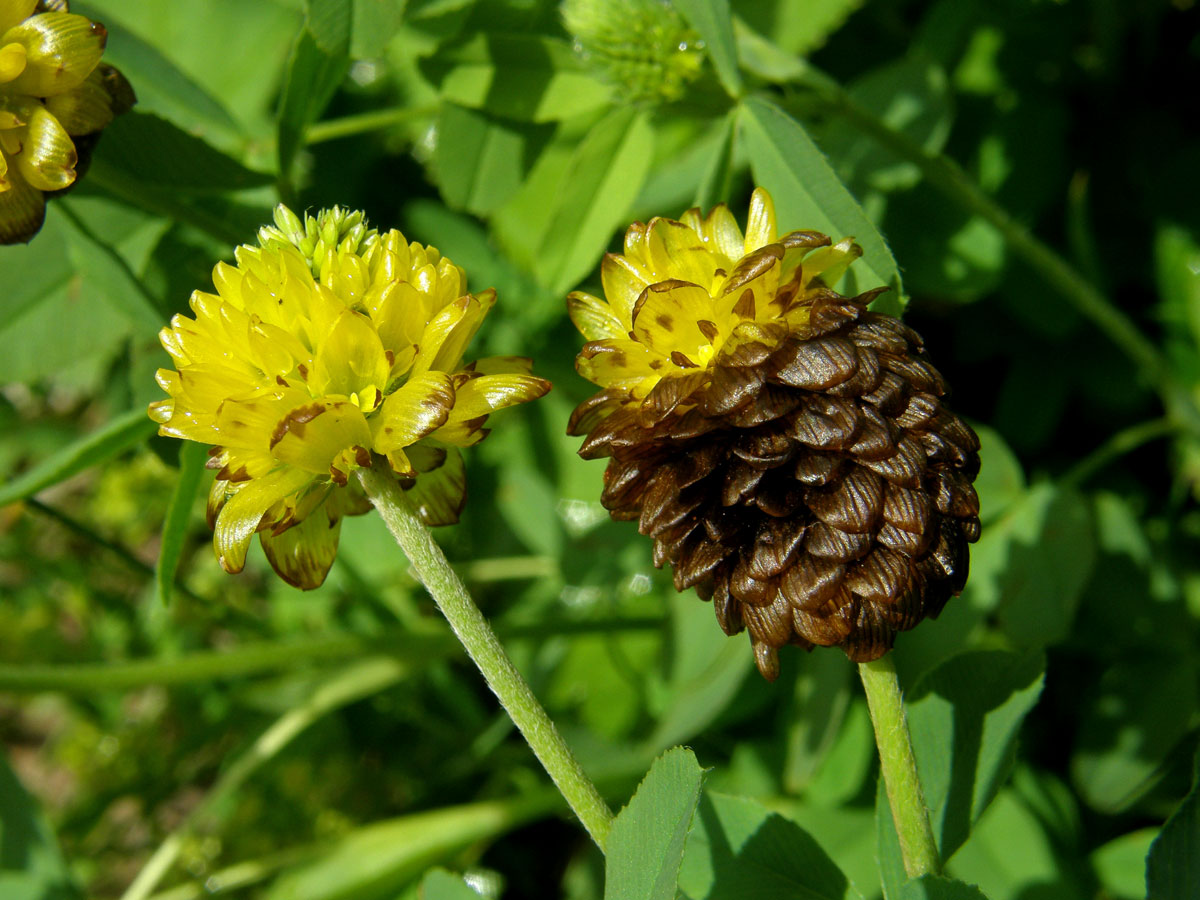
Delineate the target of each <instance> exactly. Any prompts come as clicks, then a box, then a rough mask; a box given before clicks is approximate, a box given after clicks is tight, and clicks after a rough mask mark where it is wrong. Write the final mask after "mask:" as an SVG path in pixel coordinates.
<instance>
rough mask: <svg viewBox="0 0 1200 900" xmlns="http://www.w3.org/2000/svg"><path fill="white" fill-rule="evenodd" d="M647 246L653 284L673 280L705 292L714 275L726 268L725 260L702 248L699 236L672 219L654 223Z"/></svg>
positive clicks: (709, 286)
mask: <svg viewBox="0 0 1200 900" xmlns="http://www.w3.org/2000/svg"><path fill="white" fill-rule="evenodd" d="M649 246H650V250H651V254H652V257H653V260H654V264H655V265H654V270H655V277H654V281H665V280H667V279H669V278H676V279H679V280H680V281H687V282H690V283H692V284H698V285H700V286H701V287H702V288H704V289H706V290H709V289H711V288H712V283H713V274H714V272H715V271H716V270H717V269H723V268H725V267H726V266H727V265H728V260H726V259H724V258H722V257H719V256H717V255H716V254H715V253H713V252H712V250H711V249H710V248H709V247H706V246H705V245H704V241H703V239H702V236H701V235H700V234H697V233H696V232H695V231H693V230H692V229H691V228H689V227H688V226H687V225H684V224H683V223H682V222H676V221H674V220H672V219H655V220H654V224H653V226H652V227H651V230H650V235H649Z"/></svg>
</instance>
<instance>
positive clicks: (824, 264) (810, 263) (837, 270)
mask: <svg viewBox="0 0 1200 900" xmlns="http://www.w3.org/2000/svg"><path fill="white" fill-rule="evenodd" d="M862 252H863V251H862V247H860V246H858V244H856V243H854V238H843V239H842V240H840V241H838V242H837V243H836V244H834V245H833V246H832V247H822V248H821V249H819V250H814V251H813V252H812V253H810V254H808V256H806V257H804V262H803V264H802V265H803V266H804V283H805V284H808V283H809V282H811V281H812V280H813V279H814V278H820V279H821V281H822V282H824V283H825V285H826V287H833V286H834V285H836V284H837V283H838V280H839V279H840V278H841V277H842V276H843V275H845V274H846V270H847V269H848V268H850V264H851V263H852V262H854V261H855V260H856V259H858V258H859V257H860V256H862Z"/></svg>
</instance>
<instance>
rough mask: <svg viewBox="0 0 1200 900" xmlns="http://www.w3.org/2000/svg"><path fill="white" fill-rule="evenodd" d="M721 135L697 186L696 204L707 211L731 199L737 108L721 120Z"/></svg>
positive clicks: (703, 210) (701, 209)
mask: <svg viewBox="0 0 1200 900" xmlns="http://www.w3.org/2000/svg"><path fill="white" fill-rule="evenodd" d="M720 128H721V137H720V139H719V140H718V141H717V143H716V146H715V147H714V148H713V155H712V157H711V159H709V162H708V166H707V167H706V168H705V170H704V177H703V178H701V179H700V184H699V185H698V186H697V188H696V199H695V201H694V204H693V205H695V206H696V207H698V208H699V209H700V211H701V212H704V213H707V212H708V211H709V210H710V209H712V208H713V207H714V206H716V205H717V204H718V203H724V202H726V201H728V199H729V187H730V182H731V180H732V178H733V140H734V136H735V133H736V130H737V110H736V109H731V110H730V111H729V112H728V113H727V114H726V116H725V118H724V119H722V120H721V126H720Z"/></svg>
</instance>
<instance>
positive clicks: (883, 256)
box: [740, 97, 903, 312]
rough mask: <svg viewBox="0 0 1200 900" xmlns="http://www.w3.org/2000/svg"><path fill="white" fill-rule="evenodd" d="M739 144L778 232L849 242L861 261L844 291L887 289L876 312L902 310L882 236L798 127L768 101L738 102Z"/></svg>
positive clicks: (893, 267) (896, 277) (897, 280)
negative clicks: (767, 196)
mask: <svg viewBox="0 0 1200 900" xmlns="http://www.w3.org/2000/svg"><path fill="white" fill-rule="evenodd" d="M741 110H742V114H741V117H740V120H741V126H742V135H741V136H742V142H743V146H744V147H745V150H746V154H747V156H748V157H749V159H750V167H751V169H752V170H753V172H754V180H755V182H756V183H757V184H759V185H760V186H762V187H765V188H766V189H767V190H769V191H770V192H771V194H772V196H773V197H774V198H775V209H776V212H777V213H778V215H779V226H780V229H781V230H782V231H789V230H792V229H796V228H803V229H815V230H817V231H822V232H824V233H826V234H828V235H830V236H831V237H833V239H834V240H840V239H841V238H843V237H853V238H854V239H855V240H856V241H857V242H858V244H859V245H861V246H862V248H863V257H862V259H861V260H859V261H858V262H856V263H855V264H854V265H853V266H852V267H851V269H850V274H848V275H847V279H846V280H847V282H849V283H850V285H851V286H849V287H847V288H846V289H845V290H848V291H850V292H854V291H857V290H869V289H870V288H874V287H879V286H881V285H886V286H888V287H890V288H891V289H892V291H891V293H890V294H887V295H885V297H886V298H890V299H887V300H886V301H879V304H880V305H877V307H876V308H878V309H882V310H884V311H891V312H896V311H898V310H899V309H900V308H901V307H902V305H903V294H902V292H901V287H900V273H899V272H898V271H897V269H896V261H895V260H894V259H893V258H892V253H891V251H890V250H889V249H888V246H887V243H886V242H885V241H884V239H883V237H882V235H880V233H879V231H878V230H877V229H876V228H875V226H874V225H873V224H872V223H871V220H870V219H868V218H867V215H866V213H864V212H863V210H862V207H860V206H859V205H858V202H857V201H856V200H855V199H854V197H853V196H851V194H850V192H849V191H848V190H847V189H846V186H845V185H844V184H842V182H841V180H840V179H839V178H838V177H837V175H836V174H835V173H834V171H833V169H832V168H831V167H830V165H829V162H828V160H826V158H825V155H824V154H823V153H822V152H821V151H820V149H818V147H817V145H816V144H814V143H813V141H812V139H811V138H810V137H809V136H808V133H807V132H806V131H805V129H804V126H802V125H801V124H800V123H799V122H798V121H796V120H795V119H794V118H792V117H791V116H790V115H788V114H787V113H786V112H784V111H783V110H782V109H781V108H780V107H779V106H777V105H776V104H775V103H773V102H771V101H770V100H766V99H764V98H761V97H748V98H747V99H745V100H744V101H742V106H741Z"/></svg>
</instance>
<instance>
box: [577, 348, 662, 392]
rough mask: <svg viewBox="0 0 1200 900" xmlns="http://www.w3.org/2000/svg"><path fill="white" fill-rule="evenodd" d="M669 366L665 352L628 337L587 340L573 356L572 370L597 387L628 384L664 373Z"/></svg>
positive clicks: (624, 385) (630, 386)
mask: <svg viewBox="0 0 1200 900" xmlns="http://www.w3.org/2000/svg"><path fill="white" fill-rule="evenodd" d="M669 367H670V363H669V362H668V360H667V358H666V357H665V356H663V355H662V354H660V353H654V352H652V351H651V350H650V348H649V347H647V346H646V345H645V344H641V343H639V342H638V341H632V340H616V341H591V342H590V343H587V344H584V345H583V349H582V350H581V351H580V352H579V356H577V357H576V358H575V370H576V371H577V372H578V373H579V374H580V375H582V376H583V377H584V378H586V379H587V380H588V381H590V382H592V383H593V384H598V385H600V386H601V387H618V386H620V387H628V388H632V387H633V386H634V385H636V384H638V383H639V382H641V381H642V380H644V379H645V378H647V377H650V376H660V375H663V374H665V372H666V371H667V370H668V368H669Z"/></svg>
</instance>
